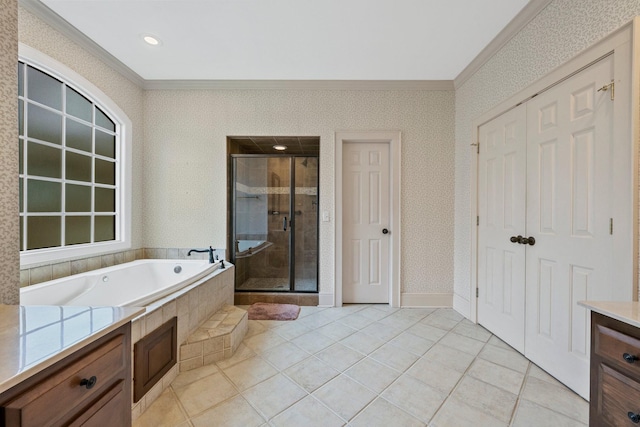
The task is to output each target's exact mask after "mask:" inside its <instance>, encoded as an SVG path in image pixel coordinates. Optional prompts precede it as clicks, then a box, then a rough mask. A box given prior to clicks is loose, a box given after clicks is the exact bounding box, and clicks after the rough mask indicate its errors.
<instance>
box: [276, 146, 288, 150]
mask: <svg viewBox="0 0 640 427" xmlns="http://www.w3.org/2000/svg"><path fill="white" fill-rule="evenodd" d="M273 148H275V149H276V150H278V151H284V150H286V149H287V146H286V145H274V146H273Z"/></svg>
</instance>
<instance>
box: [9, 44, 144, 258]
mask: <svg viewBox="0 0 640 427" xmlns="http://www.w3.org/2000/svg"><path fill="white" fill-rule="evenodd" d="M18 58H19V61H22V62H25V64H28V65H33V66H35V67H37V68H39V69H41V70H42V71H45V72H46V73H48V74H50V75H51V76H53V77H55V78H57V79H59V80H61V81H63V82H64V83H67V84H68V85H69V86H71V87H72V88H74V89H76V90H78V91H79V92H80V93H82V94H83V95H85V96H86V97H87V98H89V99H90V100H91V101H92V102H94V103H95V104H96V105H98V106H99V107H100V108H101V109H102V110H103V111H104V112H105V113H106V114H107V115H108V116H109V118H111V119H112V120H113V121H114V122H115V124H116V130H117V132H118V134H119V137H120V150H119V155H120V158H118V159H117V160H116V161H117V162H118V163H119V168H118V169H119V170H118V177H117V178H116V182H118V183H119V184H120V191H119V194H118V199H117V200H116V212H117V215H119V217H120V218H119V221H116V227H117V228H116V240H111V241H108V242H96V243H87V244H79V245H73V246H66V247H54V248H44V249H34V250H30V251H26V252H23V251H22V250H21V251H20V268H25V267H31V266H35V265H37V264H47V263H55V262H60V261H64V260H69V259H78V258H86V257H91V256H96V255H100V254H105V253H110V252H117V251H123V250H127V249H130V248H131V208H132V206H131V205H132V198H131V189H132V182H131V177H132V152H133V150H132V123H131V120H130V119H129V117H128V116H127V115H126V114H125V112H124V111H123V110H122V109H121V108H120V107H118V105H116V103H115V102H114V101H113V100H112V99H111V98H109V97H108V96H107V95H106V94H105V93H104V92H102V91H101V90H100V89H98V88H97V87H96V86H95V85H94V84H93V83H91V82H90V81H89V80H87V79H86V78H84V77H82V76H81V75H80V74H78V73H77V72H75V71H73V70H72V69H71V68H69V67H67V66H65V65H63V64H61V63H60V62H58V61H56V60H55V59H53V58H51V57H49V56H47V55H45V54H43V53H42V52H40V51H38V50H36V49H34V48H32V47H30V46H27V45H25V44H23V43H19V47H18ZM17 66H18V64H17V63H16V67H17ZM21 249H22V248H21Z"/></svg>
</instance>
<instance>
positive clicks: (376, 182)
mask: <svg viewBox="0 0 640 427" xmlns="http://www.w3.org/2000/svg"><path fill="white" fill-rule="evenodd" d="M342 179H343V192H342V209H343V219H342V224H343V239H342V242H343V243H342V244H343V247H342V254H343V255H342V256H343V263H342V266H343V267H342V300H343V302H345V303H388V302H389V264H390V261H391V260H390V259H389V234H390V233H392V232H393V230H389V144H388V143H373V142H372V143H361V142H352V143H348V142H347V143H345V144H344V145H343V173H342ZM385 231H386V233H385Z"/></svg>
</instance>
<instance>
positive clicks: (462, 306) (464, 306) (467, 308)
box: [453, 294, 473, 322]
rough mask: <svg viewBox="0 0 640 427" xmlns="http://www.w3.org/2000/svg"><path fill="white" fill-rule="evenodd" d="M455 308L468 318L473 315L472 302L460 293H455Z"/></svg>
mask: <svg viewBox="0 0 640 427" xmlns="http://www.w3.org/2000/svg"><path fill="white" fill-rule="evenodd" d="M453 309H454V310H455V311H457V312H458V313H460V314H462V315H463V316H464V317H466V318H467V319H469V318H470V317H471V303H470V302H469V301H467V300H466V299H464V298H463V297H461V296H460V295H458V294H453ZM469 320H471V321H472V322H473V320H472V319H469Z"/></svg>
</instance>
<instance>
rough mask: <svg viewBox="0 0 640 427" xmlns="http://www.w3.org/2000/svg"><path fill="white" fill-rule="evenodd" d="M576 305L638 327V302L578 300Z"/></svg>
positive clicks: (639, 305)
mask: <svg viewBox="0 0 640 427" xmlns="http://www.w3.org/2000/svg"><path fill="white" fill-rule="evenodd" d="M578 305H580V306H582V307H585V308H588V309H590V310H592V311H595V312H596V313H600V314H603V315H605V316H608V317H611V318H613V319H616V320H619V321H621V322H624V323H628V324H629V325H631V326H635V327H637V328H640V302H634V301H578Z"/></svg>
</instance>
